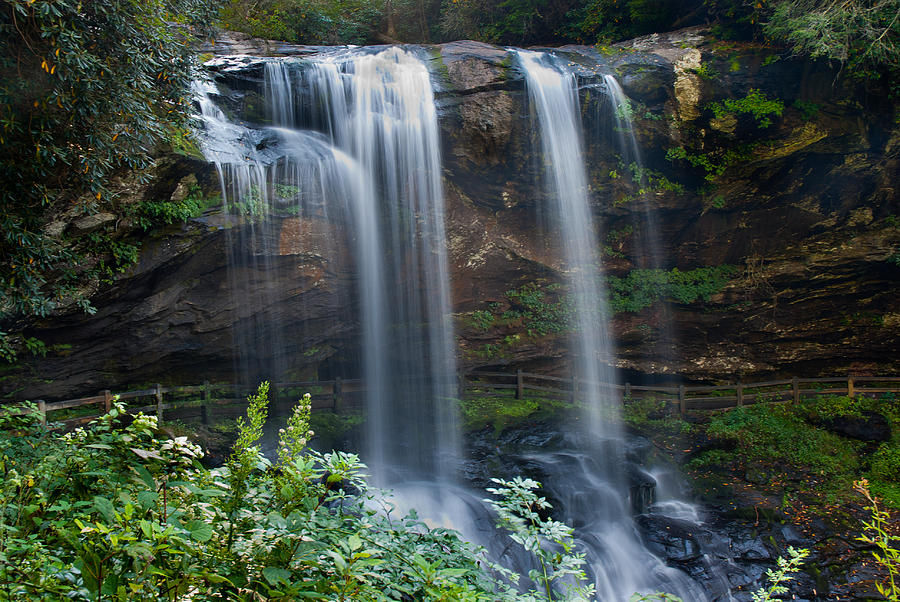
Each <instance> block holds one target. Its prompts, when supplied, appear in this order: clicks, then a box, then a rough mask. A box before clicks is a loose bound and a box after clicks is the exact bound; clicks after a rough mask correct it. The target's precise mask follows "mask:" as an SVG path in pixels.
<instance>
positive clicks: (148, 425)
mask: <svg viewBox="0 0 900 602" xmlns="http://www.w3.org/2000/svg"><path fill="white" fill-rule="evenodd" d="M131 428H133V429H135V430H148V431H155V430H156V429H157V428H159V417H158V416H147V415H145V414H144V413H140V414H138V415H137V416H135V417H134V422H132V423H131Z"/></svg>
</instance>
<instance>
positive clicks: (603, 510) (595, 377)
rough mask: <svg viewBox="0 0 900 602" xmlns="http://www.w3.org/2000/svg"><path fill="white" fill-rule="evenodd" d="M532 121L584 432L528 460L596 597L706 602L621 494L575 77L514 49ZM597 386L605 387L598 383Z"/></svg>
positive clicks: (547, 59) (619, 448)
mask: <svg viewBox="0 0 900 602" xmlns="http://www.w3.org/2000/svg"><path fill="white" fill-rule="evenodd" d="M517 55H518V58H519V62H520V64H521V66H522V69H523V71H524V72H525V79H526V84H527V87H528V96H529V99H530V102H531V105H532V111H533V113H534V114H535V116H536V122H537V125H538V128H539V133H540V138H541V146H542V150H543V155H544V157H543V160H544V165H545V178H546V188H547V190H548V196H549V197H550V198H549V200H548V202H549V203H551V204H552V205H553V207H552V212H551V216H550V217H551V223H555V224H556V226H557V228H558V236H559V238H560V239H561V245H562V249H563V260H564V262H565V272H566V277H567V280H568V286H569V289H570V297H571V300H572V302H573V304H574V313H575V318H576V320H575V330H574V335H573V338H574V340H573V341H572V346H573V350H574V356H575V359H574V366H573V372H574V374H575V376H576V377H577V379H578V382H579V384H580V387H579V391H578V398H579V399H580V400H582V402H583V403H584V404H585V406H586V408H587V418H588V420H587V421H586V423H585V424H586V426H587V428H586V429H582V430H581V432H580V433H579V434H577V435H576V441H575V442H573V443H574V445H573V446H572V449H576V450H580V451H572V452H570V451H565V450H563V451H560V452H557V453H554V454H535V455H534V456H533V458H531V459H532V461H533V462H535V463H537V464H539V465H541V466H543V467H545V469H544V471H545V473H546V474H548V475H550V476H549V478H548V479H547V480H546V482H545V483H544V485H545V487H547V488H548V490H551V491H552V492H553V494H554V496H555V497H556V498H557V499H560V500H561V501H562V504H561V512H562V514H563V518H564V520H565V521H566V522H567V524H576V525H579V527H578V529H577V531H576V536H577V537H578V539H579V541H580V542H581V544H582V546H583V547H584V549H585V550H586V551H587V558H588V563H589V568H590V573H591V576H592V577H593V579H594V583H595V586H596V591H597V599H599V600H608V601H616V600H625V599H628V597H629V596H630V595H631V593H633V592H635V591H644V592H648V591H655V590H664V591H667V592H669V593H675V594H678V595H680V596H682V597H684V598H685V599H690V600H696V601H699V600H704V599H705V595H704V593H703V592H702V589H701V588H700V587H699V586H697V585H696V584H695V583H693V582H692V581H691V580H690V579H689V578H688V577H687V576H686V575H685V574H683V573H681V572H680V571H677V570H675V569H672V568H669V567H667V566H666V565H665V564H663V563H662V562H661V561H660V560H659V559H658V558H656V557H655V556H654V555H653V554H651V553H650V552H648V551H647V550H646V549H645V548H644V546H643V545H642V543H641V541H640V538H639V536H638V534H637V531H636V528H635V526H634V523H633V521H632V519H631V515H630V511H629V509H628V508H627V506H626V504H625V499H627V494H626V487H625V485H624V480H625V479H624V475H623V474H622V468H621V467H622V465H623V462H622V456H623V454H624V452H623V446H624V442H623V440H622V439H621V435H620V433H619V429H618V426H617V425H618V424H619V421H618V417H617V412H616V408H617V400H616V398H615V396H614V391H613V390H612V388H611V387H609V386H603V384H608V385H612V384H613V383H614V382H615V377H614V373H613V369H612V368H611V366H610V364H611V361H612V358H613V355H614V353H613V351H612V345H611V341H610V337H609V334H608V332H607V326H606V323H607V312H606V307H605V305H606V294H605V290H604V285H603V276H602V271H601V266H600V264H599V257H598V256H597V249H598V245H597V235H596V229H595V225H594V219H593V216H592V213H591V208H590V199H589V189H588V182H587V174H586V170H585V161H584V156H583V153H582V134H581V131H582V128H581V122H580V112H579V110H578V107H579V104H578V95H577V88H576V81H575V77H574V75H573V74H571V73H570V72H568V71H566V70H565V69H562V68H560V67H558V66H557V65H556V64H555V63H554V58H553V57H552V56H551V55H548V54H545V53H539V52H530V51H517ZM601 383H603V384H601Z"/></svg>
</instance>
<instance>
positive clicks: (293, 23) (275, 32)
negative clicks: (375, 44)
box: [221, 0, 385, 44]
mask: <svg viewBox="0 0 900 602" xmlns="http://www.w3.org/2000/svg"><path fill="white" fill-rule="evenodd" d="M384 5H385V2H383V1H382V0H261V1H256V2H249V1H247V0H228V2H226V4H225V6H224V7H223V8H222V12H221V18H222V23H223V24H224V25H225V26H226V27H227V28H228V29H232V30H235V31H242V32H244V33H248V34H250V35H252V36H254V37H259V38H268V39H275V40H285V41H288V42H299V43H303V44H365V43H368V42H371V41H374V40H375V37H374V34H375V32H376V30H377V29H378V28H379V24H380V21H381V19H382V17H383V16H384Z"/></svg>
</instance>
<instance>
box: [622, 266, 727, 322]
mask: <svg viewBox="0 0 900 602" xmlns="http://www.w3.org/2000/svg"><path fill="white" fill-rule="evenodd" d="M736 271H737V270H736V268H735V267H734V266H730V265H721V266H710V267H702V268H695V269H693V270H688V271H686V272H682V271H681V270H679V269H678V268H673V269H672V270H669V271H666V270H661V269H639V270H632V271H631V272H629V273H628V275H627V276H625V277H624V278H619V277H617V276H607V286H608V288H609V292H610V308H611V309H612V311H613V312H614V313H621V312H639V311H641V310H642V309H644V308H646V307H650V306H651V305H653V303H655V302H656V301H658V300H660V299H664V298H670V299H674V300H675V301H678V302H679V303H695V302H697V301H703V302H708V301H709V300H710V297H712V295H714V294H715V293H717V292H719V291H721V290H722V289H723V288H724V287H725V285H726V284H727V283H728V282H729V281H730V280H731V278H732V277H733V276H734V274H735V273H736Z"/></svg>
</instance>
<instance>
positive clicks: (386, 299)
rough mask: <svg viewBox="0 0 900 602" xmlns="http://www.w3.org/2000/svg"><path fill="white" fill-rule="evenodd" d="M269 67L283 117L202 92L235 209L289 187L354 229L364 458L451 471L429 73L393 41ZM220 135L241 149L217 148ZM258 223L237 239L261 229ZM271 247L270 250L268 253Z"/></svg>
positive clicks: (303, 210) (451, 368)
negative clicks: (226, 109)
mask: <svg viewBox="0 0 900 602" xmlns="http://www.w3.org/2000/svg"><path fill="white" fill-rule="evenodd" d="M263 73H264V82H263V88H264V93H265V99H266V103H267V115H268V118H269V119H270V120H271V123H273V124H274V125H276V126H280V127H268V128H262V127H256V128H242V127H241V126H237V125H234V124H231V123H227V120H225V119H224V115H222V114H221V111H219V112H218V114H215V111H218V109H215V107H214V106H212V102H211V101H210V100H209V95H208V94H207V95H205V100H201V110H202V111H203V114H204V121H206V123H207V127H206V137H207V139H208V141H210V143H209V144H206V145H205V148H207V149H208V150H207V157H209V158H210V160H212V161H214V162H215V163H216V165H217V166H218V167H219V171H220V174H222V175H221V179H222V185H223V194H224V195H225V196H226V197H227V199H228V200H227V201H226V207H229V206H231V205H234V206H236V208H237V212H238V213H244V214H250V216H251V217H253V216H254V215H255V214H256V213H259V214H261V215H262V216H263V217H265V216H269V215H270V214H272V213H273V211H274V212H275V213H276V214H277V213H278V211H279V210H280V209H281V208H282V207H281V205H283V204H284V203H285V202H286V199H284V198H281V197H282V196H283V195H279V194H278V193H279V192H284V191H288V195H287V196H289V197H291V198H292V199H297V200H298V202H300V203H301V206H300V207H298V208H296V209H294V211H293V213H294V214H296V215H300V216H307V215H309V216H311V217H313V218H315V219H320V220H324V221H326V222H328V223H331V224H335V225H337V226H338V227H339V230H341V231H343V232H344V233H345V235H346V236H347V237H348V238H349V239H350V244H351V246H352V248H353V249H354V257H355V275H356V281H357V283H358V285H357V290H358V298H359V309H358V321H359V324H360V333H361V344H360V355H361V364H362V368H361V371H362V374H360V375H359V376H362V377H363V379H364V381H365V384H366V413H367V416H366V431H367V437H366V443H365V454H364V458H365V460H366V461H367V462H368V463H369V465H370V468H371V470H372V471H373V474H374V477H375V482H376V483H377V484H379V485H387V484H392V483H395V482H399V481H404V480H409V479H418V478H427V479H429V480H439V481H440V480H450V479H451V478H452V477H453V474H454V472H455V469H456V461H457V459H458V458H459V456H460V453H459V448H460V443H459V428H458V424H457V419H456V413H457V408H456V401H455V396H456V378H457V375H456V360H455V338H454V333H453V327H452V322H451V318H452V316H451V305H450V284H449V268H448V265H447V251H446V232H445V226H444V196H443V187H442V180H441V156H440V147H439V144H440V138H439V132H438V122H437V111H436V108H435V102H434V93H433V91H432V85H431V75H430V73H429V72H428V69H427V68H426V66H425V64H424V63H423V62H422V61H421V60H419V58H417V57H416V56H415V54H413V53H412V52H410V51H407V50H405V49H402V48H396V47H392V48H387V49H381V50H378V51H376V52H372V51H368V50H339V51H337V52H333V53H328V54H323V55H320V56H317V57H315V58H312V59H309V60H291V59H288V60H270V61H267V62H266V63H265V65H264V70H263ZM301 94H302V97H301ZM207 113H209V115H207ZM300 128H308V129H300ZM219 138H221V139H224V140H227V141H229V144H231V145H232V147H233V148H231V147H229V148H227V149H226V152H223V151H221V150H217V149H216V148H215V144H213V143H212V141H215V140H216V139H219ZM260 140H263V141H264V144H260ZM226 146H227V145H226ZM260 146H261V147H263V148H264V149H265V151H264V152H263V151H260V152H258V151H257V150H256V149H257V147H260ZM260 153H262V155H263V156H260ZM221 155H225V156H221ZM229 203H230V204H229ZM250 221H251V223H250V225H249V226H247V227H246V228H244V230H242V231H247V232H249V234H248V237H249V239H250V240H241V241H240V242H239V244H238V246H240V247H241V248H245V247H249V246H255V245H258V244H259V240H257V239H260V237H261V236H262V235H261V233H259V232H257V231H256V230H257V229H258V228H257V226H256V224H255V223H254V221H253V220H250ZM262 238H263V239H264V238H265V236H262ZM273 255H277V252H276V251H275V250H273V249H271V248H268V249H265V250H264V252H262V253H260V254H259V256H260V257H262V258H269V257H272V256H273ZM262 260H265V259H262ZM345 267H346V266H345ZM263 271H265V270H263ZM259 292H260V293H261V294H262V295H263V296H265V293H264V292H263V291H259ZM275 296H277V294H276V295H275ZM268 304H269V302H266V301H264V307H265V306H267V305H268ZM281 337H282V335H281V334H280V333H278V332H273V333H272V339H271V340H270V343H271V344H273V345H275V346H283V343H281V342H280V341H279V340H278V339H279V338H281ZM255 339H256V341H257V342H258V339H259V337H258V336H257V337H255ZM240 343H241V341H239V344H240ZM270 355H272V356H273V357H275V356H278V353H277V352H274V351H273V353H272V354H270ZM277 371H280V370H279V368H278V367H276V372H277Z"/></svg>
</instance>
